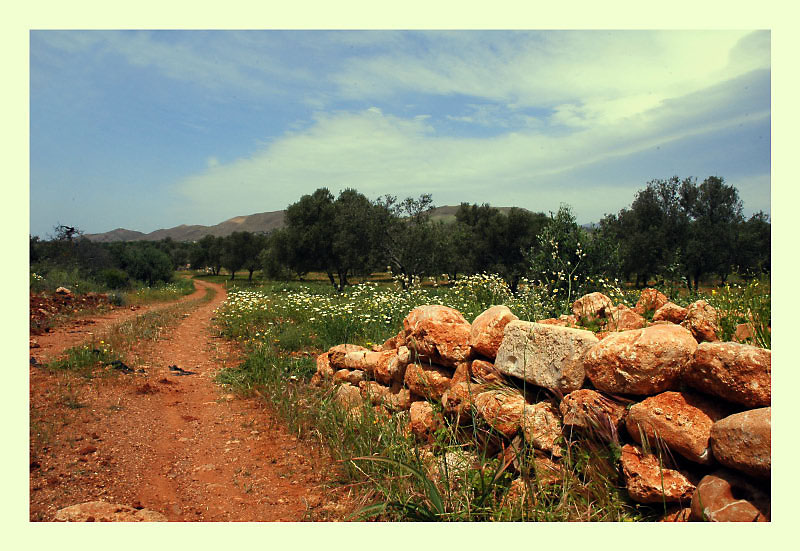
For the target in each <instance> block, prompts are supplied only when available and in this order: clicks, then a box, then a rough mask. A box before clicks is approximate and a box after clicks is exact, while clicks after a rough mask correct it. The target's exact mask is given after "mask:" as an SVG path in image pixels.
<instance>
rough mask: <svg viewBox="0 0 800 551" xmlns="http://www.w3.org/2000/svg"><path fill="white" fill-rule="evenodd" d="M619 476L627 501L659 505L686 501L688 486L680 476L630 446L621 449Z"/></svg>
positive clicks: (692, 489) (686, 481) (688, 492)
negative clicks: (621, 477) (622, 479)
mask: <svg viewBox="0 0 800 551" xmlns="http://www.w3.org/2000/svg"><path fill="white" fill-rule="evenodd" d="M620 462H621V463H622V473H623V475H624V476H625V486H626V487H627V489H628V495H630V496H631V499H633V500H634V501H638V502H639V503H662V502H667V503H671V502H676V501H683V500H689V499H691V497H692V493H693V492H694V489H695V488H694V484H692V483H691V482H690V481H689V479H688V478H686V476H684V475H683V474H682V473H680V472H678V471H676V470H673V469H667V468H665V467H663V461H660V460H659V458H658V457H657V456H656V455H653V454H645V453H644V452H642V450H640V449H639V448H637V447H636V446H632V445H630V444H625V445H624V446H622V456H621V458H620Z"/></svg>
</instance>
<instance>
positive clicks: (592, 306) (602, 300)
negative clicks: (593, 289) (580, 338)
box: [572, 293, 614, 321]
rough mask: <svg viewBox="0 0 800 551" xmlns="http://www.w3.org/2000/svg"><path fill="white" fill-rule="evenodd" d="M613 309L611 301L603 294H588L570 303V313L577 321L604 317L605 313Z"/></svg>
mask: <svg viewBox="0 0 800 551" xmlns="http://www.w3.org/2000/svg"><path fill="white" fill-rule="evenodd" d="M613 307H614V304H613V303H612V302H611V299H610V298H608V297H607V296H606V295H604V294H603V293H589V294H588V295H583V296H582V297H581V298H579V299H578V300H576V301H575V302H574V303H572V313H573V314H574V315H575V317H576V318H578V320H584V319H585V320H588V321H592V320H596V319H598V318H604V317H606V311H607V310H610V309H611V308H613Z"/></svg>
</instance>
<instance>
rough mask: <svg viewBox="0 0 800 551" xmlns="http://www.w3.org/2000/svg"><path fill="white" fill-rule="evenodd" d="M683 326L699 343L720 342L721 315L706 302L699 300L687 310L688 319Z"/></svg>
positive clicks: (683, 322)
mask: <svg viewBox="0 0 800 551" xmlns="http://www.w3.org/2000/svg"><path fill="white" fill-rule="evenodd" d="M681 325H682V326H683V327H685V328H686V329H688V330H689V331H691V332H692V335H693V336H694V338H695V339H697V342H703V341H708V342H714V341H718V340H719V333H720V328H719V313H717V310H716V309H715V308H714V307H713V306H711V305H710V304H709V303H707V302H706V301H704V300H698V301H696V302H693V303H691V304H690V305H689V307H688V308H687V309H686V319H684V320H683V321H682V322H681Z"/></svg>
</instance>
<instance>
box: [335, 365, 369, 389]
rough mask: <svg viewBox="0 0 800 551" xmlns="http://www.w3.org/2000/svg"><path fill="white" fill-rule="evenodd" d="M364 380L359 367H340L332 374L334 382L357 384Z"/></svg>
mask: <svg viewBox="0 0 800 551" xmlns="http://www.w3.org/2000/svg"><path fill="white" fill-rule="evenodd" d="M363 380H364V372H363V371H361V370H360V369H355V370H350V369H340V370H338V371H337V372H336V373H334V374H333V382H334V383H350V384H351V385H353V386H358V383H360V382H361V381H363Z"/></svg>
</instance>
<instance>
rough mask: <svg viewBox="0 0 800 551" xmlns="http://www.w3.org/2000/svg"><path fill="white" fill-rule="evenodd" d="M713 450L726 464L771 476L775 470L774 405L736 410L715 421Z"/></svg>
mask: <svg viewBox="0 0 800 551" xmlns="http://www.w3.org/2000/svg"><path fill="white" fill-rule="evenodd" d="M711 451H712V452H713V453H714V459H716V460H717V461H718V462H719V463H721V464H723V465H725V466H726V467H730V468H732V469H736V470H737V471H741V472H743V473H746V474H749V475H752V476H757V477H761V478H768V477H769V476H770V472H771V469H772V408H759V409H750V410H747V411H742V412H741V413H734V414H733V415H729V416H728V417H725V418H724V419H720V420H719V421H717V422H716V423H714V425H713V426H712V427H711Z"/></svg>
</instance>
